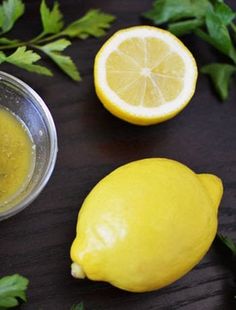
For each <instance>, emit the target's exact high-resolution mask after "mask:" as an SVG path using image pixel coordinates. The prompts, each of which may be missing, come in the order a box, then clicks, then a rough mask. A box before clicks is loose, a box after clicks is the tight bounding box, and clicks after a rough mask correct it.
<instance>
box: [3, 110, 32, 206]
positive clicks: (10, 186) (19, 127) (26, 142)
mask: <svg viewBox="0 0 236 310" xmlns="http://www.w3.org/2000/svg"><path fill="white" fill-rule="evenodd" d="M34 165H35V146H34V143H33V139H32V137H31V135H30V133H29V131H28V129H27V128H26V126H25V125H24V124H23V122H22V121H21V120H20V119H19V118H18V117H16V116H15V115H14V114H13V113H11V112H10V111H8V110H7V109H5V108H1V106H0V211H1V209H4V206H6V205H7V204H8V203H9V202H10V201H11V200H13V199H14V198H15V197H17V196H18V195H19V194H20V193H21V192H23V191H24V190H25V188H26V187H27V185H28V184H29V181H30V179H31V177H32V173H33V170H34Z"/></svg>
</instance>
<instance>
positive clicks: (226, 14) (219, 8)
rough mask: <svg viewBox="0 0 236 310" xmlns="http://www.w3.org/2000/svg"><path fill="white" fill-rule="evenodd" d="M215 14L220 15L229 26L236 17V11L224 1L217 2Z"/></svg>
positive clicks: (222, 20)
mask: <svg viewBox="0 0 236 310" xmlns="http://www.w3.org/2000/svg"><path fill="white" fill-rule="evenodd" d="M215 14H216V15H217V16H219V18H220V19H221V22H222V23H223V24H224V25H225V26H227V25H229V24H230V23H231V22H232V21H233V19H234V18H235V17H236V13H235V12H234V11H233V10H232V9H231V8H230V7H229V6H228V5H227V4H225V3H224V2H217V3H216V5H215Z"/></svg>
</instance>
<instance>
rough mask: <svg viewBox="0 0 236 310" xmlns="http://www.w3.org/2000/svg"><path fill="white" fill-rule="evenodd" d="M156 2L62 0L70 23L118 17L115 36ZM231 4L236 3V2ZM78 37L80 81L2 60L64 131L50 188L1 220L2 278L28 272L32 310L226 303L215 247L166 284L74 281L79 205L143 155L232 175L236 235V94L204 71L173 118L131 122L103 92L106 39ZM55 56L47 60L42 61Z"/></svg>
mask: <svg viewBox="0 0 236 310" xmlns="http://www.w3.org/2000/svg"><path fill="white" fill-rule="evenodd" d="M151 2H152V1H151V0H146V1H144V0H110V1H106V0H89V1H76V0H74V1H73V0H61V1H60V3H61V8H62V10H63V12H64V13H65V16H66V19H67V21H71V20H74V19H76V18H77V17H79V16H80V15H82V14H83V13H84V12H85V11H86V10H88V9H89V8H96V7H99V8H101V9H103V10H105V11H107V12H110V13H113V14H115V15H116V16H117V21H116V22H115V24H114V26H113V27H112V29H111V30H110V32H109V34H108V36H109V35H111V34H112V33H113V32H115V31H116V30H117V29H120V28H124V27H128V26H132V25H137V24H140V23H142V22H143V21H141V20H140V18H139V15H140V13H141V12H143V11H145V10H147V9H148V8H150V7H151ZM229 3H230V4H231V5H232V6H233V7H234V9H236V3H235V1H234V0H231V1H229ZM38 9H39V1H32V0H31V1H29V0H28V1H27V14H26V18H24V19H22V20H21V21H20V22H19V27H18V28H17V29H16V30H15V34H16V35H18V36H21V37H23V38H25V37H26V38H27V37H31V36H33V35H34V34H36V33H37V32H39V30H40V20H39V17H38ZM108 36H107V37H105V38H102V39H100V40H96V39H92V38H91V39H88V40H87V41H86V42H85V41H84V42H83V41H79V40H78V41H76V42H74V44H73V46H72V47H70V48H69V49H68V53H69V54H70V55H71V56H72V57H73V58H74V59H75V61H76V64H77V65H78V67H79V69H80V71H81V73H82V76H83V82H81V83H74V82H72V81H70V80H69V79H68V78H66V77H65V76H64V75H63V74H61V73H60V72H59V71H58V70H57V69H56V68H55V67H53V66H52V69H54V72H55V76H54V77H53V78H47V77H42V76H37V75H34V74H30V73H26V72H24V71H23V70H20V69H19V70H18V69H16V68H15V67H12V66H1V69H2V70H5V71H7V72H9V73H12V74H14V75H16V76H18V77H19V78H21V79H22V80H24V81H25V82H27V83H28V84H30V85H31V86H32V87H33V88H34V89H35V90H36V91H37V92H38V93H39V94H40V95H41V96H42V98H43V99H44V100H45V102H46V103H47V105H48V107H49V108H50V110H51V112H52V115H53V117H54V120H55V123H56V126H57V130H58V138H59V153H58V160H57V164H56V169H55V171H54V174H53V176H52V178H51V179H50V182H49V183H48V185H47V187H46V189H45V190H44V191H43V192H42V194H41V195H40V197H38V199H37V200H36V201H35V202H34V203H32V205H31V206H30V207H29V208H27V209H26V210H24V211H23V212H22V213H20V214H18V215H17V216H15V217H13V218H11V219H8V220H6V221H4V222H1V223H0V275H1V276H3V275H7V274H12V273H20V274H22V275H25V276H27V277H28V278H29V279H30V286H29V290H28V302H27V304H25V305H24V306H22V307H21V309H24V310H39V309H41V310H54V309H57V310H69V309H70V306H71V305H72V304H73V303H76V302H80V301H82V300H83V301H84V303H85V305H86V309H94V310H95V309H96V310H97V309H100V310H118V309H119V310H133V309H135V310H151V309H153V310H156V309H158V310H161V309H166V310H171V309H181V310H182V309H183V310H216V309H217V310H218V309H219V310H228V309H235V308H234V305H233V304H232V287H233V275H232V271H231V270H230V268H229V264H228V261H227V260H226V257H225V256H222V253H221V252H220V251H219V249H218V247H217V246H216V245H213V246H212V247H211V249H210V251H209V253H208V254H207V255H206V256H205V258H204V259H203V260H202V261H201V263H200V264H199V265H198V266H197V267H196V268H194V270H193V271H191V272H190V273H189V274H188V275H186V276H185V277H184V278H182V279H181V280H179V281H177V282H176V283H174V284H173V285H171V286H169V287H167V288H165V289H162V290H160V291H156V292H151V293H145V294H132V293H128V292H123V291H121V290H118V289H116V288H113V287H112V286H110V285H109V284H106V283H96V282H92V281H87V280H85V281H76V280H74V279H73V278H72V277H71V276H70V257H69V249H70V245H71V242H72V240H73V238H74V235H75V225H76V217H77V213H78V210H79V208H80V206H81V204H82V202H83V200H84V198H85V197H86V195H87V194H88V192H89V191H90V190H91V188H92V187H93V186H94V185H95V184H96V183H97V182H98V181H99V180H100V179H101V178H102V177H104V176H105V175H106V174H107V173H108V172H110V171H111V170H113V169H114V168H116V167H118V166H120V165H122V164H124V163H127V162H130V161H133V160H136V159H141V158H145V157H168V158H173V159H176V160H178V161H180V162H183V163H185V164H186V165H189V166H190V167H191V168H192V169H194V170H195V171H196V172H212V173H215V174H216V175H218V176H220V177H221V178H222V179H223V181H224V187H225V192H224V197H223V201H222V203H221V207H220V210H219V231H220V232H222V233H224V234H226V235H229V236H231V237H232V238H234V239H236V91H235V81H234V85H233V87H232V88H233V89H232V91H231V94H230V98H229V100H228V101H227V102H226V103H224V104H222V103H220V102H219V101H218V99H217V98H216V97H215V95H214V93H213V92H212V89H211V86H210V83H209V81H208V79H207V78H206V77H204V76H200V78H199V80H198V85H197V91H196V95H195V96H194V98H193V100H192V101H191V104H190V105H189V106H188V107H187V108H186V109H185V110H184V111H183V112H182V113H181V114H180V115H179V116H177V117H176V118H175V119H173V120H171V121H168V122H166V123H163V124H161V125H157V126H152V127H146V128H143V127H138V126H132V125H129V124H128V123H125V122H122V121H120V120H119V119H117V118H115V117H113V116H112V115H110V114H109V113H108V112H107V111H106V110H105V109H104V108H103V107H102V105H101V104H100V102H99V100H98V99H97V97H96V95H95V92H94V86H93V60H94V56H95V54H96V52H97V51H98V49H99V47H100V46H101V45H102V44H103V42H104V41H105V40H106V39H107V38H108ZM185 43H186V44H187V45H188V46H189V48H190V49H191V51H192V52H193V54H194V55H195V57H196V58H197V60H198V64H199V65H201V64H204V63H207V62H210V61H212V60H216V59H218V55H217V53H215V51H213V50H212V49H211V48H209V46H208V45H205V44H203V43H201V42H200V41H199V40H197V39H196V38H192V37H191V36H190V37H187V38H186V39H185ZM43 61H45V62H47V63H48V60H43Z"/></svg>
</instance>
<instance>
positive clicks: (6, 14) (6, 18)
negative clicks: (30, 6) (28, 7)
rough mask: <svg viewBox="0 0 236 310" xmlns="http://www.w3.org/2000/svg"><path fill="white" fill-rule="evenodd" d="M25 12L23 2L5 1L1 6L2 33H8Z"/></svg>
mask: <svg viewBox="0 0 236 310" xmlns="http://www.w3.org/2000/svg"><path fill="white" fill-rule="evenodd" d="M24 11H25V5H24V3H23V2H22V1H21V0H5V1H3V3H2V5H1V6H0V28H2V33H5V32H8V31H9V30H11V28H12V27H13V26H14V24H15V22H16V21H17V19H18V18H20V17H21V16H22V15H23V14H24Z"/></svg>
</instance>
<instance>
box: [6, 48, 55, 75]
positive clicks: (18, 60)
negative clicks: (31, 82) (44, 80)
mask: <svg viewBox="0 0 236 310" xmlns="http://www.w3.org/2000/svg"><path fill="white" fill-rule="evenodd" d="M39 59H41V57H40V56H39V55H38V54H37V53H35V52H33V51H32V50H26V46H21V47H18V49H17V50H16V51H15V52H14V53H13V54H11V55H10V56H8V57H7V58H6V60H5V61H6V62H9V63H11V64H13V65H16V66H18V67H20V68H23V69H25V70H27V71H30V72H35V73H38V74H44V75H48V76H52V72H51V71H50V70H49V69H47V68H46V67H44V66H41V65H35V64H34V63H35V62H37V61H38V60H39Z"/></svg>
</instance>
